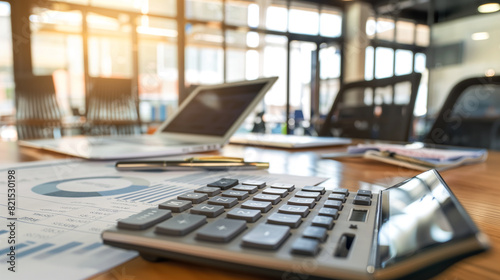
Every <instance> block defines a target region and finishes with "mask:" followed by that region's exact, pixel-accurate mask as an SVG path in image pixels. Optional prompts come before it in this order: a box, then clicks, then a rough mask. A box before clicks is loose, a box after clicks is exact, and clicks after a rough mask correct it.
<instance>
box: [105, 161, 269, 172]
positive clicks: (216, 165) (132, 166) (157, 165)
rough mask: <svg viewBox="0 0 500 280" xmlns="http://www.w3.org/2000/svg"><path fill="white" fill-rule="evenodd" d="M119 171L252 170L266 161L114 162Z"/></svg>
mask: <svg viewBox="0 0 500 280" xmlns="http://www.w3.org/2000/svg"><path fill="white" fill-rule="evenodd" d="M115 168H116V170H119V171H141V170H142V171H159V170H163V171H168V170H171V171H186V170H193V169H200V170H228V169H238V170H245V169H246V170H249V169H250V170H252V169H254V170H255V169H267V168H269V163H268V162H243V161H242V162H224V161H207V160H203V161H185V160H173V161H119V162H117V163H116V164H115Z"/></svg>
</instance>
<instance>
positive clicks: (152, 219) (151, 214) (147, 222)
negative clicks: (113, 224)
mask: <svg viewBox="0 0 500 280" xmlns="http://www.w3.org/2000/svg"><path fill="white" fill-rule="evenodd" d="M170 217H172V212H171V211H170V210H166V209H157V208H150V209H146V210H144V211H142V212H140V213H137V214H134V215H132V216H130V217H128V218H125V219H122V220H119V221H118V224H117V226H118V228H123V229H133V230H141V229H146V228H148V227H151V226H153V225H154V224H156V223H159V222H162V221H164V220H166V219H168V218H170Z"/></svg>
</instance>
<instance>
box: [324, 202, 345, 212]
mask: <svg viewBox="0 0 500 280" xmlns="http://www.w3.org/2000/svg"><path fill="white" fill-rule="evenodd" d="M323 206H324V207H328V208H335V209H338V210H342V201H340V200H327V201H325V203H324V204H323Z"/></svg>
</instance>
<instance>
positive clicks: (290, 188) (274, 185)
mask: <svg viewBox="0 0 500 280" xmlns="http://www.w3.org/2000/svg"><path fill="white" fill-rule="evenodd" d="M270 187H271V188H275V189H285V190H287V191H288V192H291V191H293V190H294V189H295V185H293V184H285V183H272V184H271V185H270Z"/></svg>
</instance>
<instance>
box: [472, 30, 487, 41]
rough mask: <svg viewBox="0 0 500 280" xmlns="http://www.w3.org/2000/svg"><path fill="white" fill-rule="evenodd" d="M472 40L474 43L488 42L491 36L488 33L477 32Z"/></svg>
mask: <svg viewBox="0 0 500 280" xmlns="http://www.w3.org/2000/svg"><path fill="white" fill-rule="evenodd" d="M471 38H472V40H474V41H481V40H488V39H489V38H490V34H488V32H477V33H473V34H472V36H471Z"/></svg>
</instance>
